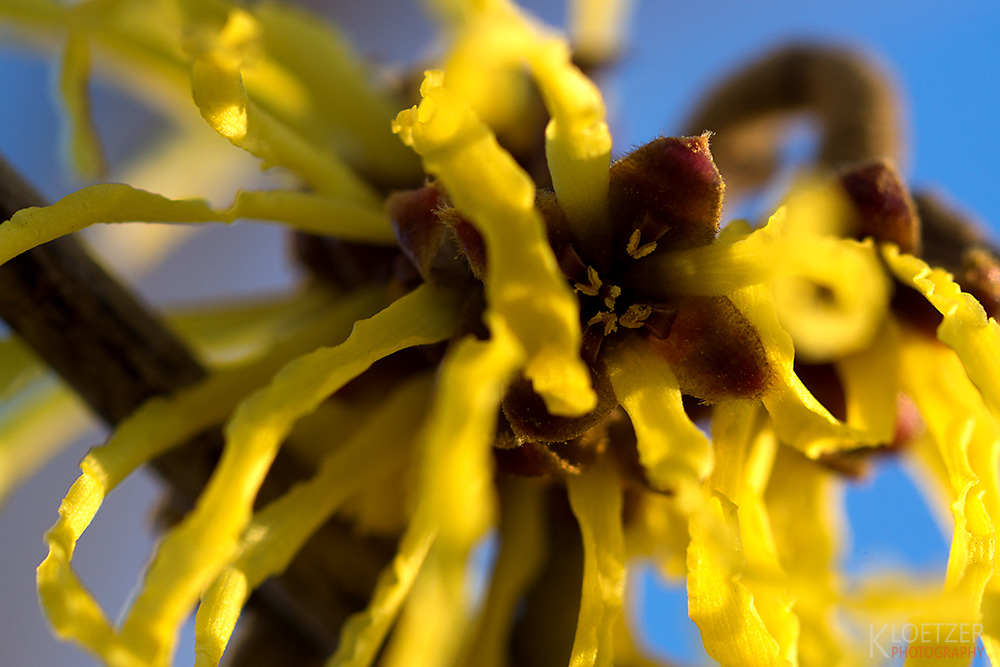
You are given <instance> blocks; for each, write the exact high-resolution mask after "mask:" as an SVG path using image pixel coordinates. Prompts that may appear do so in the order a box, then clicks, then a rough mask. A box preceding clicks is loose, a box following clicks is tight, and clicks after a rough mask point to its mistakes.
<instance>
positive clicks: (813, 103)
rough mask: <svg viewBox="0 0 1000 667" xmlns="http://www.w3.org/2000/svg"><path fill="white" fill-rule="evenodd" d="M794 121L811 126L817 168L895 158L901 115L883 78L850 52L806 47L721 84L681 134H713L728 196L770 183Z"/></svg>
mask: <svg viewBox="0 0 1000 667" xmlns="http://www.w3.org/2000/svg"><path fill="white" fill-rule="evenodd" d="M794 115H803V116H806V117H808V118H810V119H812V120H814V121H815V122H816V125H817V130H816V131H817V133H818V135H819V147H818V152H817V155H816V156H815V162H816V164H817V166H819V167H821V168H824V169H834V170H839V169H841V168H842V167H845V166H848V165H852V164H855V163H862V162H873V161H879V160H886V159H888V160H892V161H898V160H899V158H900V157H901V153H902V145H903V141H902V137H901V136H900V135H901V126H902V121H901V112H900V109H899V104H898V102H897V94H896V91H895V90H894V88H893V86H892V84H891V82H890V80H889V78H888V77H887V76H886V75H885V74H884V73H883V72H881V71H880V70H879V68H878V67H876V65H875V63H873V62H871V61H870V60H869V59H867V58H864V57H862V56H859V55H858V54H857V53H855V52H854V51H851V50H848V49H838V48H834V47H822V46H815V45H810V44H806V45H791V46H787V47H784V48H781V49H778V50H776V51H774V52H772V53H770V54H767V55H765V56H764V57H762V58H760V59H759V60H757V61H754V62H751V63H750V64H749V65H747V66H745V67H743V68H741V69H739V70H738V71H737V72H736V73H735V74H733V75H732V76H730V77H729V78H727V79H724V80H723V81H721V82H720V83H719V84H717V85H716V86H714V87H713V88H712V89H711V90H710V91H709V93H708V94H707V95H706V96H705V98H704V99H703V100H702V102H701V104H700V105H699V106H698V108H697V109H695V111H694V113H693V114H692V115H691V119H690V120H689V121H688V122H687V124H686V130H685V132H686V133H687V134H699V133H701V132H703V131H705V130H709V131H711V132H713V133H714V134H715V136H714V137H713V138H712V154H713V155H714V157H715V160H716V162H717V163H718V165H719V170H720V171H721V172H722V176H723V178H725V179H726V187H727V191H726V194H727V195H729V194H731V193H732V192H733V191H734V190H742V189H745V188H753V187H757V186H760V185H763V184H764V183H765V182H766V181H767V180H768V179H769V178H770V177H771V176H772V175H773V173H774V171H775V170H776V168H777V167H778V162H779V151H780V146H781V142H780V139H781V136H782V135H783V134H784V132H786V131H787V129H788V127H789V124H788V122H787V121H788V118H789V116H794Z"/></svg>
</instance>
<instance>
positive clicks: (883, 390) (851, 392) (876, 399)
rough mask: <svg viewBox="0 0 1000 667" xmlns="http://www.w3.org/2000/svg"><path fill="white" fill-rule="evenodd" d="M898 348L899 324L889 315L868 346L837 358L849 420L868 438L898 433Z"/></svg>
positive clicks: (888, 437) (885, 438)
mask: <svg viewBox="0 0 1000 667" xmlns="http://www.w3.org/2000/svg"><path fill="white" fill-rule="evenodd" d="M898 350H899V331H898V327H897V326H896V324H895V322H894V321H893V320H892V319H891V318H889V319H886V320H885V321H884V322H883V324H882V328H881V329H880V330H879V332H878V333H877V334H876V335H875V337H874V338H873V339H872V341H871V344H870V345H869V346H868V347H866V348H865V349H864V350H862V351H860V352H857V353H855V354H851V355H848V356H845V357H841V358H839V359H837V361H836V368H837V375H838V376H839V377H840V382H841V384H842V385H843V387H844V402H845V408H846V412H847V414H846V417H845V420H846V423H847V425H848V426H850V427H851V428H853V429H857V431H858V432H859V433H864V434H865V440H866V441H867V442H873V443H885V444H888V443H891V442H892V441H893V438H894V437H895V434H896V397H897V394H898V393H899V351H898Z"/></svg>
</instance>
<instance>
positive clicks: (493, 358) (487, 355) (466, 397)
mask: <svg viewBox="0 0 1000 667" xmlns="http://www.w3.org/2000/svg"><path fill="white" fill-rule="evenodd" d="M490 331H491V338H490V339H489V340H487V341H477V340H475V339H474V338H471V337H469V338H465V339H463V340H462V341H460V342H459V343H458V344H457V345H455V347H454V348H453V349H452V351H451V352H450V353H449V354H448V355H447V356H446V357H445V360H444V362H443V365H442V368H441V379H440V382H439V385H438V390H437V394H436V395H435V397H434V403H433V406H432V408H431V413H430V415H429V417H428V421H427V422H426V424H425V426H424V428H423V430H422V432H421V436H420V442H421V443H422V447H423V463H422V475H421V483H420V491H419V498H418V505H417V509H416V515H415V517H414V519H413V521H414V522H421V523H423V525H427V526H436V529H437V540H436V541H435V543H434V545H433V546H432V547H431V550H430V552H429V553H428V555H427V560H426V562H425V564H424V570H423V571H422V572H421V573H420V577H419V578H418V580H417V582H416V583H415V585H414V590H413V593H412V595H411V598H410V601H409V603H408V605H407V608H406V611H405V613H404V615H403V618H402V619H401V620H400V625H399V627H398V628H397V630H396V632H395V637H394V639H393V642H392V644H391V645H390V646H389V649H388V655H387V656H386V664H387V665H392V666H400V667H401V666H403V665H413V664H419V665H427V666H432V665H447V664H450V663H451V660H452V659H453V658H454V657H455V656H456V655H458V653H459V651H460V650H461V648H462V645H461V642H462V640H463V638H464V636H465V632H464V630H465V627H466V626H467V625H468V620H469V619H468V612H467V610H468V607H467V604H468V598H467V596H468V591H467V586H466V563H467V560H468V557H469V553H470V552H471V550H472V548H473V546H474V545H475V543H476V542H477V540H479V539H481V538H482V537H483V535H484V534H485V532H486V530H487V529H488V528H489V526H490V524H491V522H492V521H493V516H494V506H495V504H496V502H495V498H494V494H493V457H492V451H491V447H492V444H493V439H494V435H495V429H496V419H497V413H498V407H499V405H500V397H501V395H502V392H503V389H504V387H505V386H506V384H507V382H508V381H509V380H510V378H511V376H512V375H513V374H514V372H515V370H516V369H517V368H518V366H519V365H520V364H521V363H522V361H523V358H524V350H523V348H522V347H521V346H520V344H519V343H518V341H517V339H516V338H515V337H514V336H513V335H512V333H511V332H510V331H509V330H507V329H506V327H505V325H504V324H503V322H502V321H492V322H491V327H490Z"/></svg>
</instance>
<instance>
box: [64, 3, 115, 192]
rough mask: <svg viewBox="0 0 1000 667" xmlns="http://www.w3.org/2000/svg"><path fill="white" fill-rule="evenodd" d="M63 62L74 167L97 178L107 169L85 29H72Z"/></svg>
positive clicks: (81, 172)
mask: <svg viewBox="0 0 1000 667" xmlns="http://www.w3.org/2000/svg"><path fill="white" fill-rule="evenodd" d="M80 18H81V20H82V17H80ZM61 65H62V67H61V69H60V72H59V93H60V96H61V97H62V102H63V105H64V108H65V111H66V122H67V124H68V127H67V134H68V139H69V141H68V144H69V148H70V151H69V153H70V157H71V158H72V161H73V167H74V168H75V169H76V171H77V173H78V174H79V175H80V176H82V177H83V178H87V179H90V178H96V177H98V176H100V175H102V174H103V173H104V171H105V164H104V151H103V150H102V149H101V142H100V140H99V139H98V137H97V130H96V128H95V127H94V119H93V118H92V115H91V110H90V93H89V90H88V83H89V78H90V46H89V45H88V43H87V36H86V35H85V33H84V31H83V30H82V29H73V28H71V29H70V31H69V35H68V36H67V38H66V47H65V50H64V51H63V57H62V63H61Z"/></svg>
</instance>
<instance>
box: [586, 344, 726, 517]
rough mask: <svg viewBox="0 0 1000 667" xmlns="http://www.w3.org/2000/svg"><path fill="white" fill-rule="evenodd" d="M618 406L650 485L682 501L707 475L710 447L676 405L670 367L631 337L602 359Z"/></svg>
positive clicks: (678, 397)
mask: <svg viewBox="0 0 1000 667" xmlns="http://www.w3.org/2000/svg"><path fill="white" fill-rule="evenodd" d="M603 358H604V360H605V363H607V369H608V378H609V379H610V380H611V386H612V387H613V388H614V391H615V396H616V397H617V398H618V402H619V403H620V404H621V406H622V407H623V408H624V409H625V412H626V414H628V416H629V419H630V420H631V421H632V428H634V429H635V434H636V444H637V447H638V449H639V460H640V462H641V463H642V466H643V468H644V469H645V470H646V474H647V476H648V477H649V480H650V482H651V483H652V484H653V485H654V486H656V487H657V488H661V489H664V490H668V489H669V490H671V491H672V492H674V493H675V494H676V495H677V496H678V498H680V499H681V502H685V500H684V499H685V498H688V497H689V496H690V493H691V492H693V491H695V490H696V489H698V487H700V484H701V482H702V480H704V479H705V478H706V477H707V476H708V474H709V473H710V472H711V470H712V461H713V454H712V447H711V443H709V441H708V438H707V437H705V434H704V433H702V432H701V430H700V429H699V428H698V427H697V426H695V425H694V423H693V422H692V421H691V420H690V418H688V416H687V413H686V412H685V411H684V406H683V404H682V403H681V392H680V387H679V385H678V383H677V378H676V377H675V376H674V373H673V371H671V370H670V365H669V364H667V362H666V361H664V359H663V357H662V356H660V355H659V354H657V353H656V352H655V351H654V350H653V349H652V348H651V347H650V346H649V344H648V343H646V341H645V340H643V339H641V338H639V337H634V338H629V339H628V340H625V341H622V343H621V344H619V345H615V346H613V347H609V348H608V349H607V350H606V351H605V352H604V356H603Z"/></svg>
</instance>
